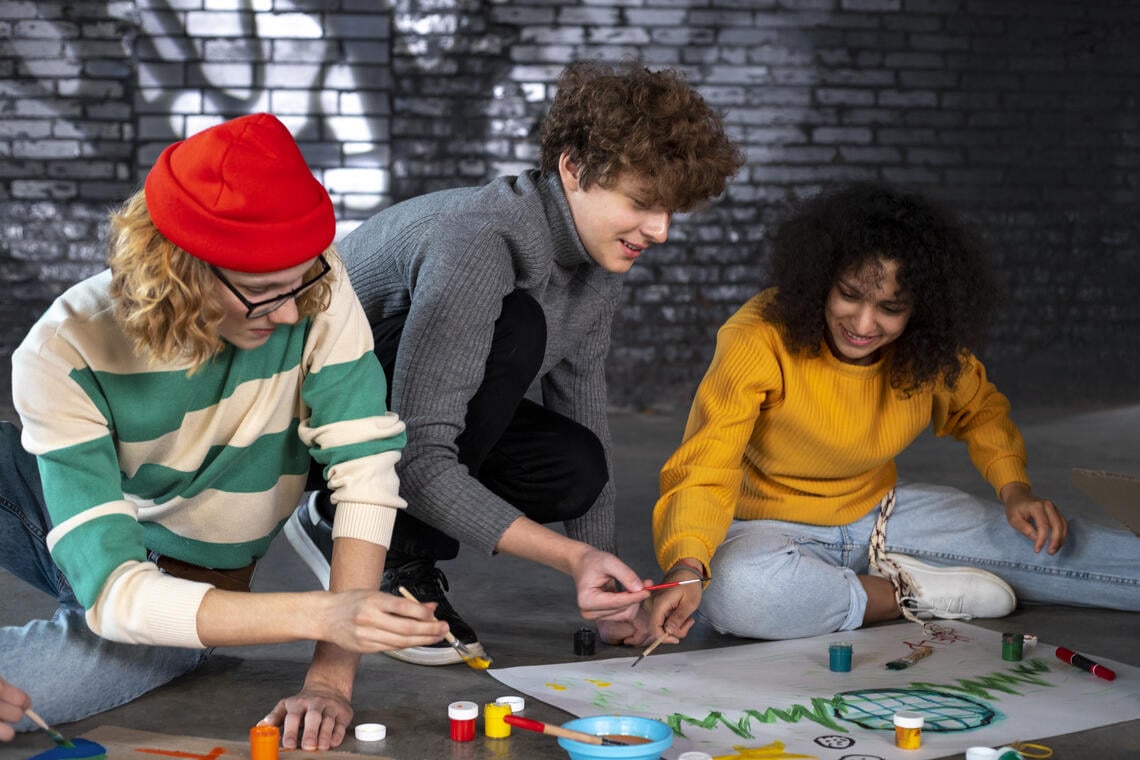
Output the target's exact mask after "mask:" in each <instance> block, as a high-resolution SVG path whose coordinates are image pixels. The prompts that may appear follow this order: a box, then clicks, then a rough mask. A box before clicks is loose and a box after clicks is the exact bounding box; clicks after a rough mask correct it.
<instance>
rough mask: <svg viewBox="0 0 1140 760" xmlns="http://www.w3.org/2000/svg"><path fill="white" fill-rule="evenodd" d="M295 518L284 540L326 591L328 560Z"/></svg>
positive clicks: (291, 521) (288, 526)
mask: <svg viewBox="0 0 1140 760" xmlns="http://www.w3.org/2000/svg"><path fill="white" fill-rule="evenodd" d="M297 519H298V518H297V513H296V512H294V513H293V514H292V515H290V516H289V519H288V520H286V521H285V528H284V529H283V530H282V532H283V533H284V534H285V540H286V541H288V542H289V545H290V546H292V547H293V551H295V552H296V553H297V556H298V557H300V558H301V561H302V562H304V563H305V566H306V567H308V568H309V570H311V571H312V573H313V575H315V576H317V580H318V581H320V582H321V587H322V588H323V589H325V590H326V591H327V590H328V588H329V563H328V560H326V559H325V555H323V554H321V550H320V549H318V548H317V545H316V544H314V543H313V542H312V541H311V540H309V536H308V534H306V533H305V529H304V528H302V527H301V526H300V525H298V524H297ZM457 656H458V653H457Z"/></svg>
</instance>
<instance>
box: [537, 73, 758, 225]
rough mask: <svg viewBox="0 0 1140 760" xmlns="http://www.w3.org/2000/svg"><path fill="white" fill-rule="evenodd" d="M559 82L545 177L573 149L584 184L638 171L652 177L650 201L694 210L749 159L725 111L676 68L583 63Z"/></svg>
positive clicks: (610, 182)
mask: <svg viewBox="0 0 1140 760" xmlns="http://www.w3.org/2000/svg"><path fill="white" fill-rule="evenodd" d="M557 84H558V92H557V94H556V95H555V96H554V102H553V103H552V104H551V106H550V112H549V113H548V114H547V116H546V119H545V120H544V121H543V124H542V137H541V159H540V161H541V165H542V171H543V172H544V173H546V174H551V173H556V172H557V171H558V160H559V158H560V157H561V155H562V154H563V153H567V152H568V153H569V156H570V159H571V160H572V161H573V162H574V163H575V164H577V165H578V167H579V168H580V170H581V181H582V186H583V187H585V188H589V187H590V186H592V185H594V184H597V185H599V186H601V187H604V188H611V187H613V186H614V185H615V184H616V183H617V181H618V177H619V176H620V175H621V173H622V172H625V171H632V172H635V173H637V174H638V175H640V176H642V177H644V178H645V179H647V180H648V181H649V186H650V188H651V193H652V196H653V197H651V198H648V199H647V201H648V202H649V203H650V205H661V206H664V207H665V208H668V209H669V210H670V211H689V210H691V209H693V208H694V207H696V206H698V205H699V204H701V203H703V202H704V201H707V200H709V199H710V198H715V197H716V196H718V195H720V194H721V193H723V192H724V188H725V183H726V182H727V180H728V178H729V177H731V176H732V175H733V174H735V173H736V172H737V170H739V169H740V167H741V166H742V165H743V163H744V158H743V155H742V154H741V152H740V150H739V149H738V148H737V147H736V145H735V144H734V143H733V142H732V141H731V140H730V139H729V138H728V136H727V135H726V134H725V131H724V122H723V121H722V119H721V117H720V115H719V114H718V113H716V112H715V111H713V109H712V108H710V107H709V105H708V103H706V102H705V100H704V98H702V97H701V96H700V94H699V93H698V92H697V91H696V90H695V89H693V88H692V87H691V86H690V85H689V84H688V83H687V82H686V81H685V80H684V79H683V78H682V77H681V75H680V74H678V73H677V72H676V71H673V70H671V69H663V70H661V71H650V70H649V69H647V68H645V67H644V66H641V65H638V64H636V63H634V62H629V61H627V62H623V63H620V64H609V63H600V62H594V61H581V62H578V63H572V64H570V65H569V66H567V67H566V68H565V69H563V71H562V74H561V75H560V76H559V78H558V83H557Z"/></svg>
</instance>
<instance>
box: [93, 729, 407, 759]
mask: <svg viewBox="0 0 1140 760" xmlns="http://www.w3.org/2000/svg"><path fill="white" fill-rule="evenodd" d="M84 736H85V738H87V739H89V740H91V741H95V742H98V743H99V744H102V745H103V746H104V747H106V748H107V760H144V758H150V760H164V759H165V760H170V758H178V760H249V742H248V741H246V742H234V741H223V740H221V739H206V738H203V737H200V736H176V735H174V734H158V733H154V732H151V731H137V730H135V729H133V728H122V727H121V726H99V727H98V728H96V729H95V730H93V731H88V732H87V733H86V734H85V735H84ZM281 758H282V760H332V759H333V758H335V760H392V758H390V757H387V756H382V755H371V754H370V755H360V754H356V753H354V752H341V751H339V750H336V751H331V752H306V751H304V750H300V749H293V750H281Z"/></svg>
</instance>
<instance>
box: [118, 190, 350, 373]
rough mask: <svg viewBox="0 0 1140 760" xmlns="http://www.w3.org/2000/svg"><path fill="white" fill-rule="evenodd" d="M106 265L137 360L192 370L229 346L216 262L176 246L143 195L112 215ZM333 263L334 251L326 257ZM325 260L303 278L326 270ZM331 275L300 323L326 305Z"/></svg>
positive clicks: (302, 309)
mask: <svg viewBox="0 0 1140 760" xmlns="http://www.w3.org/2000/svg"><path fill="white" fill-rule="evenodd" d="M110 237H111V241H110V253H109V255H108V259H107V263H108V265H109V266H110V268H111V300H112V302H113V303H114V305H115V318H116V320H117V321H118V323H119V326H120V327H121V328H122V330H123V332H124V333H125V334H126V335H127V337H128V338H130V339H131V341H132V342H133V343H134V348H135V351H136V352H137V353H138V354H139V355H150V356H151V357H152V358H153V359H154V360H155V361H157V362H172V361H180V360H181V361H188V362H189V363H190V364H191V365H192V366H193V367H194V368H198V367H200V366H201V365H202V364H204V363H205V362H207V361H209V359H210V358H211V357H213V356H214V355H215V354H216V353H218V352H219V351H221V350H222V349H223V348H224V347H225V341H223V339H222V337H221V336H220V335H219V334H218V325H219V324H221V322H222V320H223V319H224V318H225V306H224V305H223V301H222V297H223V296H222V294H221V291H220V290H219V288H218V280H217V277H216V276H215V275H214V273H213V272H212V271H211V270H210V265H209V264H207V263H206V262H205V261H202V260H201V259H198V258H195V257H194V256H192V255H190V254H189V253H187V252H186V251H184V250H182V249H181V248H179V247H178V246H177V245H175V244H174V243H172V242H170V240H168V239H167V238H166V237H165V236H164V235H163V234H162V233H161V232H159V231H158V228H157V227H155V226H154V222H153V221H152V220H151V218H150V214H149V213H147V209H146V196H145V193H144V192H143V191H142V190H140V191H139V192H137V193H135V194H134V195H133V196H131V197H130V198H129V199H128V200H127V201H126V202H125V203H124V204H123V205H122V206H121V207H120V208H119V209H118V210H117V211H115V212H114V213H112V214H111V235H110ZM324 256H325V258H326V259H327V260H329V261H330V263H332V260H334V259H335V258H336V249H335V247H334V246H329V248H328V249H327V250H326V251H325V252H324ZM320 268H321V267H320V263H319V262H314V264H313V268H312V269H310V270H309V271H308V272H306V273H305V276H306V277H310V276H312V275H315V274H317V273H318V272H319V271H320ZM333 275H334V273H333V272H330V273H329V274H328V275H327V276H326V277H324V278H322V279H321V280H319V281H318V282H317V283H316V284H315V285H314V286H313V287H311V288H309V289H308V290H306V291H305V292H304V293H302V294H301V295H299V296H298V297H297V311H298V313H299V314H300V316H301V318H304V317H307V316H312V315H313V314H316V313H318V312H321V311H324V310H325V309H327V308H328V305H329V301H330V299H331V297H332V283H333V279H332V278H333Z"/></svg>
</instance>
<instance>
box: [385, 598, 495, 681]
mask: <svg viewBox="0 0 1140 760" xmlns="http://www.w3.org/2000/svg"><path fill="white" fill-rule="evenodd" d="M399 591H400V595H401V596H403V597H404V598H405V599H408V600H410V601H413V602H415V603H416V604H420V600H419V599H416V598H415V597H414V596H412V592H411V591H408V590H407V589H406V588H404V587H403V586H400V589H399ZM443 638H445V639H447V643H448V644H451V646H453V647H454V648H455V651H456V652H458V653H459V656H460V657H462V658H463V661H464V662H465V663H467V665H468V666H469V667H470V668H471V669H473V670H486V669H487V668H489V667H491V658H490V657H488V656H487V655H485V654H483V655H479V654H475V653H474V652H472V651H471V650H470V649H468V648H467V645H466V644H464V643H463V642H462V641H460V640H459V639H457V638H455V636H454V635H453V634H452V633H451V631H448V632H447V633H445V634H443Z"/></svg>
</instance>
